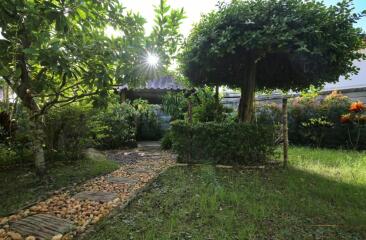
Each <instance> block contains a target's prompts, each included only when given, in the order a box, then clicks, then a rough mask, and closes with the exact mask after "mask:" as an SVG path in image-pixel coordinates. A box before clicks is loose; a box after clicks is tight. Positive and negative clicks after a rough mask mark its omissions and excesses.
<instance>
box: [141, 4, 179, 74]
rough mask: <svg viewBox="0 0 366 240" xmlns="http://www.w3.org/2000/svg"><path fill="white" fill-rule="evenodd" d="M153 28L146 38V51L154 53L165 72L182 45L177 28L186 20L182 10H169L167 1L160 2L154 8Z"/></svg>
mask: <svg viewBox="0 0 366 240" xmlns="http://www.w3.org/2000/svg"><path fill="white" fill-rule="evenodd" d="M154 11H155V20H154V21H155V26H154V27H153V31H152V33H151V35H150V36H149V37H148V49H149V50H151V51H153V52H155V53H156V54H157V55H158V56H159V58H160V61H161V65H162V67H163V68H164V70H166V69H167V68H168V67H169V65H170V64H172V62H173V61H174V60H175V59H176V56H177V54H178V52H179V50H180V47H181V45H182V43H183V35H182V34H181V33H180V31H179V28H180V26H181V24H182V20H183V19H185V18H186V16H185V12H184V9H183V8H181V9H171V7H170V6H169V5H168V3H167V0H160V4H159V5H157V6H155V8H154Z"/></svg>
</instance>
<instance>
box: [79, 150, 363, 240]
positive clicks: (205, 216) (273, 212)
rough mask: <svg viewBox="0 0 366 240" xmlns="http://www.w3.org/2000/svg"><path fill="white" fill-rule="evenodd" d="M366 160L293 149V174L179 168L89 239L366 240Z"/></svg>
mask: <svg viewBox="0 0 366 240" xmlns="http://www.w3.org/2000/svg"><path fill="white" fill-rule="evenodd" d="M365 173H366V154H365V153H358V152H351V151H332V150H318V149H310V148H291V149H290V168H289V169H288V170H281V169H271V170H269V169H267V170H242V171H240V170H230V169H215V168H214V167H212V166H200V167H197V166H196V167H174V168H171V169H170V170H168V171H166V172H165V173H164V174H163V175H161V176H160V177H159V178H158V180H157V181H156V182H155V183H153V185H152V186H151V188H150V189H149V190H148V191H146V192H145V193H143V194H142V195H141V196H140V197H139V198H138V199H136V200H135V201H133V202H132V203H131V205H130V206H129V207H127V208H126V209H124V210H122V211H121V212H119V213H118V214H116V215H115V216H114V217H112V218H109V219H105V220H104V221H102V222H101V223H100V224H98V225H97V227H96V232H92V233H90V234H89V235H88V236H86V237H85V238H84V239H88V240H102V239H103V240H108V239H159V240H160V239H366V175H365Z"/></svg>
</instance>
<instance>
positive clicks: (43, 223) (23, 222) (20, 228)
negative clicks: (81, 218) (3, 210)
mask: <svg viewBox="0 0 366 240" xmlns="http://www.w3.org/2000/svg"><path fill="white" fill-rule="evenodd" d="M10 229H11V230H13V231H15V232H18V233H20V234H21V235H23V236H30V235H31V236H35V237H36V238H37V239H42V240H43V239H51V238H52V237H53V236H56V235H58V234H62V235H64V234H65V233H68V232H71V231H72V230H73V229H75V225H73V223H72V222H71V221H68V220H65V219H61V218H58V217H55V216H52V215H48V214H36V215H33V216H29V217H26V218H23V219H20V220H17V221H14V222H12V223H10Z"/></svg>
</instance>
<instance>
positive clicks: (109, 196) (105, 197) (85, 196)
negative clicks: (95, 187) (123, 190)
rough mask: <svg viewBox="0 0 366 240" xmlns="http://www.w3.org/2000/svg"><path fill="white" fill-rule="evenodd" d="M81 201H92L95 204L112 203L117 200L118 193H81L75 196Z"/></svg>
mask: <svg viewBox="0 0 366 240" xmlns="http://www.w3.org/2000/svg"><path fill="white" fill-rule="evenodd" d="M74 198H76V199H80V200H91V201H95V202H102V203H105V202H110V201H113V200H114V199H116V198H117V193H113V192H87V191H85V192H80V193H78V194H76V195H75V196H74Z"/></svg>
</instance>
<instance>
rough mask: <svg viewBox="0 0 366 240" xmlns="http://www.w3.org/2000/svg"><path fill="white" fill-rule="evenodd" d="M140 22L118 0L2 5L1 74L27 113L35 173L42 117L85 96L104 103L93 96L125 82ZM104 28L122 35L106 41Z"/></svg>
mask: <svg viewBox="0 0 366 240" xmlns="http://www.w3.org/2000/svg"><path fill="white" fill-rule="evenodd" d="M143 24H144V20H143V19H142V18H141V17H140V16H138V15H135V14H132V13H128V12H125V11H124V9H123V7H122V6H121V5H120V3H119V1H118V0H113V1H102V2H96V1H91V0H90V1H88V0H86V1H85V0H83V1H81V0H80V1H74V0H52V1H42V0H35V1H33V0H11V1H2V2H1V4H0V28H1V33H2V35H3V36H4V38H5V39H1V40H0V76H1V77H2V78H3V79H5V81H6V83H7V84H8V85H9V86H10V87H11V89H12V90H13V91H14V92H15V94H16V95H17V96H18V97H19V98H20V99H21V102H22V104H23V105H24V106H25V107H26V108H27V109H28V110H29V112H30V115H31V121H32V122H33V123H34V124H33V127H34V130H35V131H36V132H35V133H34V135H33V137H34V138H35V139H33V144H34V153H35V156H36V165H37V167H38V168H39V169H40V170H42V169H44V159H43V150H42V147H41V146H42V145H43V144H42V142H43V139H42V135H43V134H42V132H43V130H42V115H43V114H45V113H46V112H47V111H48V110H49V109H50V108H52V107H53V106H56V105H58V106H64V105H65V104H69V103H72V102H75V101H78V100H80V99H83V98H85V97H94V98H95V99H99V100H100V99H103V98H96V96H102V97H106V96H107V95H108V90H110V89H111V87H112V86H113V85H114V84H116V83H124V82H127V81H129V79H131V75H132V73H133V71H134V69H133V67H132V66H133V64H134V63H137V62H139V57H140V55H141V52H142V49H143V47H144V43H145V41H144V28H143ZM107 26H112V27H114V28H116V29H119V30H121V31H122V32H123V36H122V37H119V38H116V39H111V38H108V37H106V36H105V34H104V31H105V29H106V27H107ZM131 46H133V47H131ZM121 72H123V74H121ZM37 159H38V161H37Z"/></svg>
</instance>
